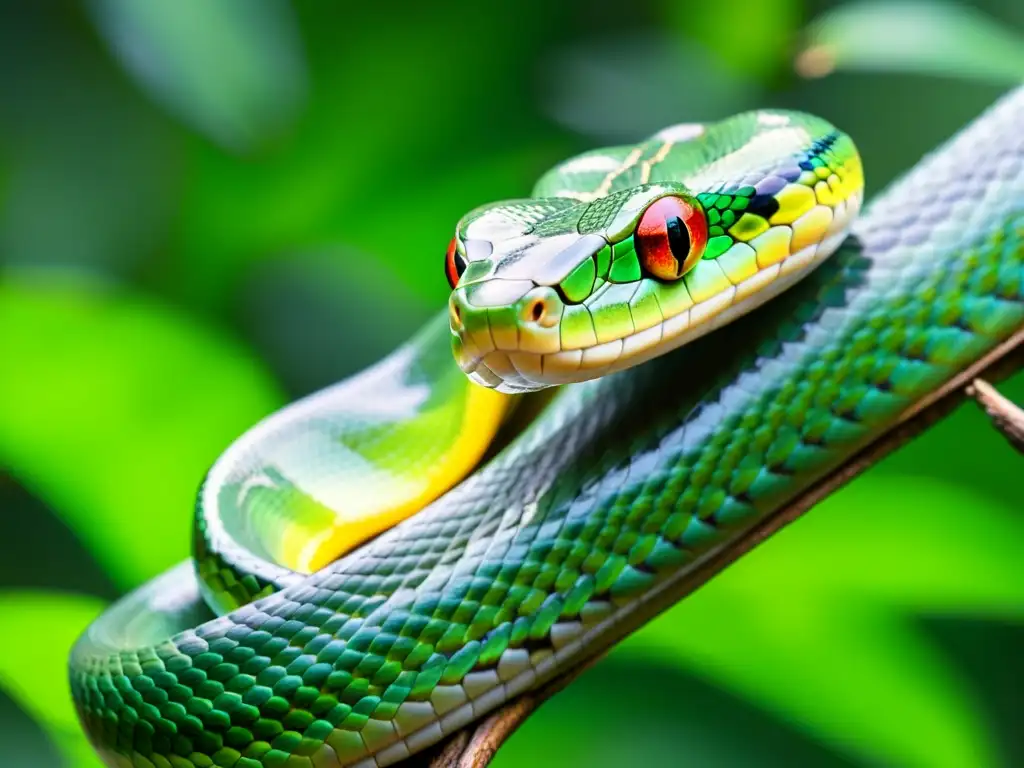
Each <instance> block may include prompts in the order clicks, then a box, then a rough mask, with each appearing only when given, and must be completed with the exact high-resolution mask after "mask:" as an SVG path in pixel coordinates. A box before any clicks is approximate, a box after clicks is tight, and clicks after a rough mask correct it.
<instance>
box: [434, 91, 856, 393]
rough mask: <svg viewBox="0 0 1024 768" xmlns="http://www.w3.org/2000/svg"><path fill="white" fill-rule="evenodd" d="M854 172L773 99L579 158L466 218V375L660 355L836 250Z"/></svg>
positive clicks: (838, 149)
mask: <svg viewBox="0 0 1024 768" xmlns="http://www.w3.org/2000/svg"><path fill="white" fill-rule="evenodd" d="M863 183H864V179H863V173H862V170H861V164H860V158H859V156H858V154H857V151H856V148H855V147H854V145H853V142H852V141H851V140H850V138H849V136H847V135H846V134H844V133H842V132H841V131H838V130H837V129H835V128H834V127H833V126H832V125H830V124H829V123H827V122H825V121H824V120H821V119H820V118H816V117H813V116H810V115H804V114H801V113H796V112H784V111H778V110H772V111H760V112H748V113H743V114H740V115H737V116H734V117H732V118H729V119H727V120H724V121H721V122H719V123H709V124H703V125H697V124H686V125H680V126H673V127H671V128H666V129H665V130H663V131H660V132H659V133H657V134H655V135H654V136H652V137H651V138H650V139H648V140H647V141H644V142H641V143H640V144H636V145H633V146H624V147H610V148H605V149H600V150H593V151H591V152H587V153H584V154H582V155H578V156H577V157H575V158H571V159H569V160H567V161H566V162H564V163H562V164H560V165H558V166H555V168H553V169H551V171H549V172H548V173H547V174H545V175H544V176H543V177H542V178H541V180H540V181H539V182H538V183H537V186H536V188H535V189H534V194H535V196H536V197H535V198H534V199H529V200H515V201H509V202H504V203H495V204H493V205H488V206H484V207H482V208H478V209H476V210H474V211H472V212H470V213H469V214H468V215H466V216H465V217H464V218H463V219H462V221H460V222H459V225H458V227H457V229H456V234H455V237H454V238H453V240H452V242H451V244H450V246H449V248H448V254H447V257H446V271H447V274H448V279H449V283H450V284H451V286H452V294H451V298H450V300H449V309H450V315H451V331H452V344H453V347H454V351H455V357H456V359H457V360H458V362H459V364H460V366H461V367H462V370H463V371H465V372H466V373H467V374H468V375H469V376H470V378H472V379H473V380H474V381H476V382H478V383H480V384H483V385H485V386H488V387H493V388H496V389H498V390H500V391H503V392H523V391H530V390H535V389H541V388H543V387H547V386H551V385H554V384H562V383H568V382H576V381H583V380H586V379H592V378H596V377H598V376H602V375H604V374H606V373H611V372H613V371H617V370H622V369H623V368H628V367H630V366H633V365H636V364H638V363H641V362H643V361H645V360H648V359H650V358H652V357H654V356H656V355H659V354H662V353H664V352H668V351H670V350H672V349H674V348H676V347H679V346H681V345H683V344H685V343H687V342H689V341H691V340H693V339H695V338H697V337H698V336H701V335H703V334H705V333H707V332H709V331H712V330H714V329H715V328H717V327H719V326H721V325H723V324H725V323H727V322H730V321H731V320H732V319H734V318H736V317H738V316H740V315H742V314H744V313H746V312H748V311H750V310H751V309H753V308H754V307H756V306H758V305H760V304H762V303H763V302H765V301H767V300H769V299H770V298H772V297H773V296H775V295H777V294H778V293H780V292H781V291H783V290H785V288H787V287H788V286H790V285H792V284H793V283H795V282H796V281H797V280H799V279H800V278H801V277H803V276H804V275H806V274H808V273H809V272H810V271H811V270H812V269H813V268H814V267H816V266H817V265H818V264H820V263H821V261H823V260H824V259H825V258H827V257H828V256H829V255H830V254H831V253H832V252H834V251H835V249H836V248H837V247H838V246H839V244H840V243H841V242H842V240H843V238H845V236H846V233H847V232H848V230H849V227H850V224H851V222H852V221H853V219H854V217H855V216H856V214H857V212H858V210H859V209H860V203H861V198H862V194H863Z"/></svg>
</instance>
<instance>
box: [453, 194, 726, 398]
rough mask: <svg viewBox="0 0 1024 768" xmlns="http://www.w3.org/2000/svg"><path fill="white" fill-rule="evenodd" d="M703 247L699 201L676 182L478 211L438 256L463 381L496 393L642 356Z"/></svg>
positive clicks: (591, 373) (597, 372)
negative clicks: (447, 285)
mask: <svg viewBox="0 0 1024 768" xmlns="http://www.w3.org/2000/svg"><path fill="white" fill-rule="evenodd" d="M706 244H707V221H706V217H705V214H704V210H703V207H702V206H701V204H700V202H699V201H698V200H697V199H696V198H695V197H694V196H693V195H692V194H691V193H690V192H689V191H688V190H687V189H686V188H685V187H684V186H682V185H681V184H675V183H660V184H646V185H642V186H640V187H635V188H632V189H629V190H626V191H624V192H621V193H616V194H611V195H608V196H606V197H602V198H600V199H599V200H595V201H591V202H579V201H577V200H572V199H567V198H550V199H535V200H521V201H508V202H502V203H496V204H493V205H489V206H485V207H482V208H478V209H476V210H475V211H472V212H471V213H469V214H468V215H467V216H466V217H465V218H464V219H463V220H462V221H461V222H460V223H459V226H458V228H457V232H456V236H455V237H454V238H453V239H452V242H451V244H450V245H449V248H448V253H447V254H446V262H445V268H446V273H447V275H448V279H449V282H450V283H451V285H452V287H453V290H452V294H451V297H450V299H449V310H450V322H451V330H452V344H453V348H454V352H455V357H456V359H457V360H458V362H459V364H460V366H461V367H462V369H463V371H465V372H466V373H467V374H468V375H469V376H470V378H472V379H473V380H474V381H476V382H478V383H480V384H483V385H485V386H489V387H494V388H497V389H499V390H501V391H505V392H522V391H530V390H535V389H541V388H543V387H546V386H551V385H554V384H561V383H567V382H575V381H583V380H586V379H590V378H595V377H597V376H601V375H603V374H605V373H608V372H610V371H611V370H616V369H618V368H624V367H628V366H629V365H633V364H635V363H637V362H640V360H641V359H647V358H646V357H644V353H645V352H647V351H649V350H651V349H656V348H657V345H658V344H659V343H660V342H661V340H662V326H663V325H664V323H665V322H666V321H667V320H669V319H671V318H673V317H675V316H677V315H678V313H679V312H682V311H684V310H685V309H686V308H687V306H688V303H687V302H684V301H682V297H683V296H684V295H686V296H688V294H687V292H686V289H685V287H683V288H681V289H680V288H676V289H675V291H673V290H672V289H671V286H672V285H677V286H683V282H682V278H683V277H684V275H686V274H687V273H689V272H690V271H691V270H692V269H693V268H694V267H695V266H696V265H697V263H698V262H699V261H700V258H701V256H702V254H703V252H704V248H705V246H706ZM659 295H661V296H662V299H661V301H663V302H665V307H666V308H665V309H662V306H661V304H660V303H659ZM673 295H676V296H677V299H678V300H673V299H672V296H673ZM689 303H692V302H689ZM684 304H686V305H687V306H684ZM649 356H652V355H648V357H649Z"/></svg>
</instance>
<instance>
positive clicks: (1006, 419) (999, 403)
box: [967, 379, 1024, 453]
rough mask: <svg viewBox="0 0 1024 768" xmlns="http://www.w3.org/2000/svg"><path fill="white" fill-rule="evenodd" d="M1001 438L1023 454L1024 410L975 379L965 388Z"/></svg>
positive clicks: (994, 389)
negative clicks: (1001, 435) (990, 420)
mask: <svg viewBox="0 0 1024 768" xmlns="http://www.w3.org/2000/svg"><path fill="white" fill-rule="evenodd" d="M967 394H968V395H970V396H971V397H973V398H974V399H975V400H976V401H977V403H978V405H980V406H981V407H982V408H983V409H984V410H985V413H987V414H988V417H989V418H990V419H992V425H993V426H994V427H995V428H996V429H997V430H999V431H1000V432H1001V433H1002V434H1003V437H1005V438H1006V440H1007V441H1008V442H1009V443H1010V445H1012V446H1013V447H1014V448H1016V449H1017V450H1018V451H1020V452H1021V453H1024V410H1022V409H1021V408H1020V407H1019V406H1018V405H1016V404H1015V403H1013V402H1012V401H1010V400H1008V399H1007V398H1005V397H1003V396H1002V395H1001V394H999V392H998V391H996V388H995V387H993V386H992V385H991V384H989V383H988V382H987V381H985V380H984V379H975V380H974V382H973V383H972V384H971V385H970V386H969V387H968V388H967Z"/></svg>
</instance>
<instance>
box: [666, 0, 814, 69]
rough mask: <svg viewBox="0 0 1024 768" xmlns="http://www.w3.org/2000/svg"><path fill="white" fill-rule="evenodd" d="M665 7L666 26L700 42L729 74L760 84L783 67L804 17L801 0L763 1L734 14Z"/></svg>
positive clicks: (712, 6) (709, 6) (706, 6)
mask: <svg viewBox="0 0 1024 768" xmlns="http://www.w3.org/2000/svg"><path fill="white" fill-rule="evenodd" d="M661 5H662V13H663V15H664V18H665V23H666V25H667V26H668V27H669V28H670V29H672V30H673V31H675V32H676V34H678V35H679V36H680V37H681V38H682V39H684V40H692V41H695V42H698V43H700V44H701V45H702V46H703V48H704V49H705V50H706V51H708V52H709V53H711V54H712V55H713V56H714V57H715V58H716V59H717V60H718V62H719V63H720V64H721V65H722V66H724V67H725V68H726V69H728V70H730V71H732V72H735V73H737V74H741V75H744V76H745V77H747V78H750V79H751V80H755V81H758V82H766V81H769V80H771V79H772V78H773V77H774V76H775V75H776V74H777V73H778V71H779V70H780V69H781V68H782V67H783V66H784V64H785V62H786V58H787V56H788V54H789V52H790V51H791V50H792V45H793V41H794V39H795V38H796V36H797V34H798V32H799V27H800V22H801V21H802V16H803V2H802V0H761V2H757V3H745V4H744V5H743V7H742V10H740V9H739V8H736V9H733V12H732V13H730V11H729V10H723V8H722V7H721V6H720V5H718V4H716V3H699V4H695V3H680V2H675V1H671V0H663V2H662V3H661ZM737 11H738V13H737ZM730 16H732V17H733V18H729V17H730Z"/></svg>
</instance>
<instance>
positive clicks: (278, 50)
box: [87, 0, 306, 151]
mask: <svg viewBox="0 0 1024 768" xmlns="http://www.w3.org/2000/svg"><path fill="white" fill-rule="evenodd" d="M87 6H88V8H89V10H90V12H91V14H92V17H93V20H94V21H95V23H96V26H97V27H98V28H99V30H100V32H101V33H102V35H103V37H104V38H105V39H106V41H107V43H108V44H109V45H110V47H111V49H112V50H113V52H114V54H115V55H116V56H117V58H118V59H119V60H120V61H121V63H122V64H123V65H124V67H125V69H126V70H127V71H128V72H129V74H131V76H132V77H133V78H135V80H136V81H137V82H138V83H139V85H141V86H142V87H143V88H144V89H145V90H146V91H147V92H148V93H149V94H150V95H151V96H152V97H153V99H154V100H156V101H157V102H159V103H161V104H163V105H164V106H165V107H166V108H167V109H169V110H170V111H171V112H173V113H174V114H176V115H177V116H178V117H179V118H181V119H182V120H184V121H185V122H186V123H188V124H190V125H191V126H192V127H193V128H196V129H197V130H199V131H201V132H202V133H204V134H205V135H206V136H207V137H208V138H210V139H212V140H213V141H215V142H217V143H219V144H220V145H222V146H224V147H227V148H230V149H234V150H242V151H246V150H251V149H253V148H254V147H257V146H259V145H261V144H263V143H265V142H266V141H267V140H269V139H272V138H275V137H277V136H278V135H279V134H281V133H282V132H283V131H285V130H286V129H287V128H288V127H289V126H290V125H291V123H292V122H293V120H294V119H295V117H296V115H297V114H298V113H299V111H300V110H301V108H302V106H303V103H304V101H305V93H306V71H305V62H304V59H303V53H302V46H301V41H300V39H299V35H298V30H297V27H296V23H295V19H294V17H293V14H292V11H291V6H290V5H289V4H288V3H287V2H285V0H260V2H258V3H252V2H249V0H217V2H207V1H206V0H174V2H152V0H89V2H88V4H87Z"/></svg>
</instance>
